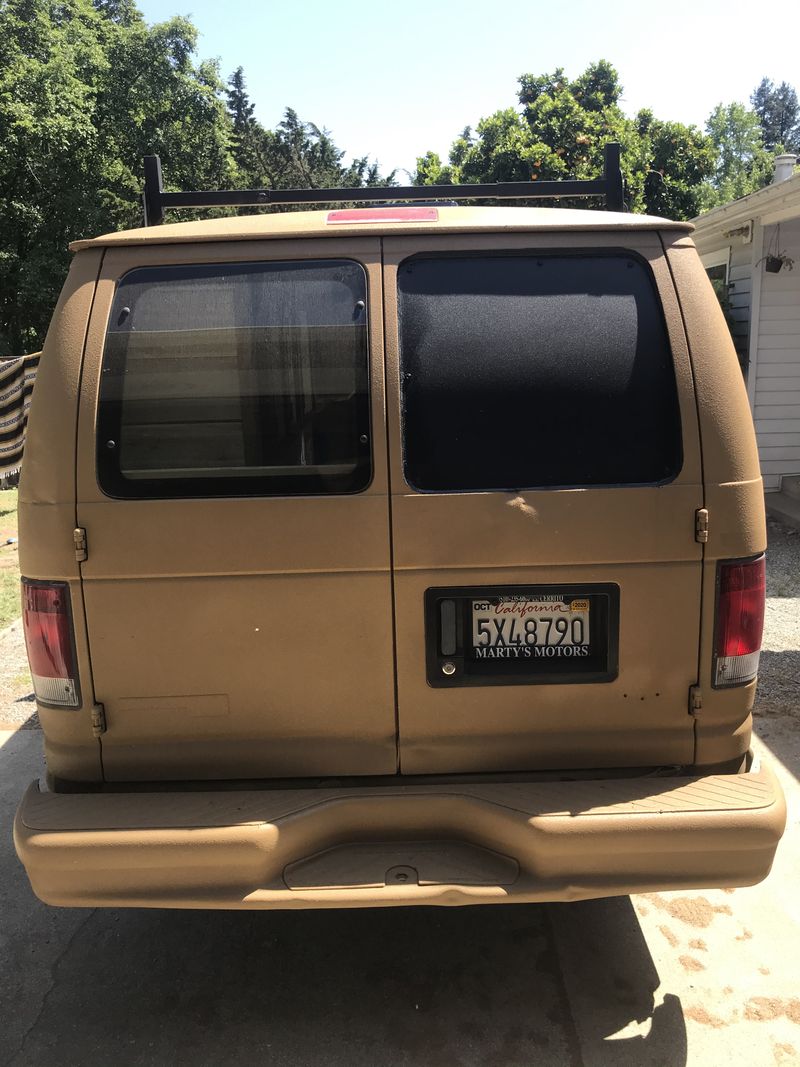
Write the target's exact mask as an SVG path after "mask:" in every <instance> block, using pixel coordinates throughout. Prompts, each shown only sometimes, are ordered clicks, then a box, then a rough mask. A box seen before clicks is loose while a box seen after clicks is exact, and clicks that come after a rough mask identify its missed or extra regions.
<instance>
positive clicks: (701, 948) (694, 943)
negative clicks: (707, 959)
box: [689, 937, 708, 952]
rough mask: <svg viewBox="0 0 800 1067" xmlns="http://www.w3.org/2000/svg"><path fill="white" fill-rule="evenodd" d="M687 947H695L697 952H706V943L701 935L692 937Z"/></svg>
mask: <svg viewBox="0 0 800 1067" xmlns="http://www.w3.org/2000/svg"><path fill="white" fill-rule="evenodd" d="M689 948H693V949H696V950H697V951H698V952H708V945H707V944H706V943H705V941H704V940H703V939H702V937H693V938H692V940H691V941H690V942H689Z"/></svg>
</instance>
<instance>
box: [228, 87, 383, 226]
mask: <svg viewBox="0 0 800 1067" xmlns="http://www.w3.org/2000/svg"><path fill="white" fill-rule="evenodd" d="M228 86H229V88H228V92H227V101H228V115H229V117H230V121H231V124H232V128H233V138H232V146H231V148H232V154H233V159H234V162H235V164H236V168H237V183H238V184H239V185H240V186H242V187H244V188H250V189H260V188H270V189H323V188H336V187H348V186H354V187H361V186H364V185H382V184H387V185H392V184H393V183H394V173H392V174H390V175H389V176H388V177H387V178H383V177H382V176H381V174H380V173H379V170H378V166H377V164H375V163H370V161H369V159H368V158H367V157H366V156H365V157H364V158H362V159H354V160H352V161H351V163H350V164H349V165H348V166H345V165H344V163H343V160H344V156H345V153H344V152H342V151H340V150H339V149H338V148H337V147H336V145H335V143H334V142H333V140H332V138H331V135H330V133H329V131H328V130H325V129H320V128H319V127H318V126H315V125H314V123H313V122H304V121H303V120H302V119H301V118H300V117H299V116H298V114H297V112H296V111H294V110H293V109H292V108H287V109H286V111H285V113H284V117H283V121H282V122H281V123H280V124H279V125H278V128H277V129H276V130H266V129H264V127H263V126H262V125H261V124H260V123H259V121H258V120H257V119H256V117H255V107H254V105H253V103H252V102H251V100H250V98H249V96H248V94H247V86H246V83H245V78H244V72H243V70H242V68H241V67H239V68H238V69H237V70H236V71H235V72H234V74H233V75H232V76H231V77H230V78H229V80H228ZM253 210H257V209H253Z"/></svg>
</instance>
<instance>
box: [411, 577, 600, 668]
mask: <svg viewBox="0 0 800 1067" xmlns="http://www.w3.org/2000/svg"><path fill="white" fill-rule="evenodd" d="M618 665H619V586H618V585H615V584H614V583H611V582H589V583H587V584H585V585H584V584H583V583H582V584H580V585H578V584H577V583H570V584H564V585H522V584H520V585H517V586H513V585H483V586H481V585H473V586H447V587H438V588H430V589H426V590H425V667H426V675H427V680H428V684H429V685H431V686H433V687H434V688H449V687H451V686H468V685H477V686H483V685H568V684H571V683H581V682H583V683H596V682H610V681H613V680H614V679H615V678H616V677H617V673H618Z"/></svg>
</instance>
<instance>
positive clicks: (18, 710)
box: [0, 520, 800, 730]
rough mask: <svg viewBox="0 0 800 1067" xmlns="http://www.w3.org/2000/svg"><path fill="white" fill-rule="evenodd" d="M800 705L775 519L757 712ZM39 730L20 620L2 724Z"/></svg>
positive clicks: (5, 670)
mask: <svg viewBox="0 0 800 1067" xmlns="http://www.w3.org/2000/svg"><path fill="white" fill-rule="evenodd" d="M798 708H800V530H795V529H792V528H791V527H788V526H784V525H783V524H782V523H778V522H773V521H772V520H770V522H769V551H768V553H767V612H766V619H765V623H764V650H763V652H762V653H761V670H760V671H759V684H758V697H757V700H756V707H755V715H756V717H757V718H758V717H762V718H767V717H770V716H781V715H794V714H795V713H796V711H797V710H798ZM14 727H22V729H28V730H36V729H38V728H39V721H38V719H37V717H36V706H35V704H34V703H33V693H32V692H31V683H30V676H29V674H28V661H27V659H26V657H25V642H24V640H23V637H22V624H21V623H20V621H19V620H17V621H16V622H14V623H12V624H11V626H8V627H6V629H5V630H0V729H2V728H5V729H13V728H14Z"/></svg>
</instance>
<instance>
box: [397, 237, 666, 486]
mask: <svg viewBox="0 0 800 1067" xmlns="http://www.w3.org/2000/svg"><path fill="white" fill-rule="evenodd" d="M398 288H399V293H398V298H399V308H400V323H399V326H400V348H401V384H402V403H403V437H404V457H403V458H404V468H405V474H406V479H407V481H408V483H409V484H410V485H411V486H413V487H414V488H416V489H418V490H421V491H429V492H446V491H459V490H461V491H470V490H472V491H481V490H491V489H495V490H509V491H510V490H515V489H525V488H528V489H532V488H555V487H576V486H604V485H607V486H613V485H642V484H653V483H659V482H665V481H668V480H670V479H672V478H674V477H675V475H676V474H677V473H678V471H679V470H680V467H681V464H682V446H681V423H680V412H679V407H678V395H677V388H676V384H675V372H674V368H673V365H672V355H671V352H670V346H669V341H668V338H667V334H666V329H665V325H664V320H663V315H662V311H661V307H660V303H659V301H658V297H657V295H656V291H655V288H654V285H653V282H652V280H651V276H650V273H649V271H648V269H647V267H646V265H645V264H644V262H643V261H641V260H639V259H638V258H637V257H635V256H632V255H626V254H624V253H619V254H613V255H591V254H585V255H584V254H572V255H559V254H547V255H538V256H531V255H523V256H517V255H507V256H502V255H495V256H483V255H481V256H478V255H475V256H459V257H450V256H440V257H417V258H412V259H410V260H406V261H405V262H404V263H403V264H401V267H400V271H399V275H398Z"/></svg>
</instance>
